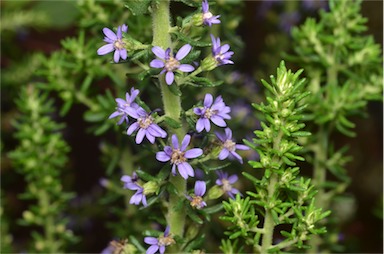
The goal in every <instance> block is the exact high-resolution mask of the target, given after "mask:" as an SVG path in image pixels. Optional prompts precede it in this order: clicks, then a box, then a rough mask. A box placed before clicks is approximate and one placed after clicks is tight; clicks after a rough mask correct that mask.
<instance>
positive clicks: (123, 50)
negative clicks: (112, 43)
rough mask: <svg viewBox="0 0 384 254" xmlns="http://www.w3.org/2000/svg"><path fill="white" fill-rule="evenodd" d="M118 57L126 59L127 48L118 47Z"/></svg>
mask: <svg viewBox="0 0 384 254" xmlns="http://www.w3.org/2000/svg"><path fill="white" fill-rule="evenodd" d="M120 57H121V59H123V60H125V59H127V50H126V49H120Z"/></svg>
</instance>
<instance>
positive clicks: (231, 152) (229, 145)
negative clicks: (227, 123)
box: [216, 128, 249, 164]
mask: <svg viewBox="0 0 384 254" xmlns="http://www.w3.org/2000/svg"><path fill="white" fill-rule="evenodd" d="M216 136H217V137H218V138H219V139H220V141H221V142H223V144H222V149H221V151H220V154H219V159H220V160H224V159H225V158H227V157H228V156H233V157H235V158H236V159H237V160H238V161H239V162H240V163H241V164H242V163H243V158H241V156H240V155H239V154H238V153H236V149H237V150H249V147H248V146H246V145H240V144H236V143H235V142H234V141H233V140H232V130H231V129H229V128H225V135H223V134H222V133H218V132H216Z"/></svg>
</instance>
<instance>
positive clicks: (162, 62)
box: [149, 44, 195, 85]
mask: <svg viewBox="0 0 384 254" xmlns="http://www.w3.org/2000/svg"><path fill="white" fill-rule="evenodd" d="M191 49H192V46H191V45H189V44H186V45H184V46H182V47H181V48H180V49H179V51H178V52H177V54H176V56H175V57H173V56H171V49H170V48H167V50H165V51H164V49H162V48H160V47H158V46H155V47H153V48H152V52H153V53H154V54H155V55H156V56H157V57H158V58H160V59H154V60H152V61H151V62H150V63H149V65H150V66H151V67H152V68H163V70H162V71H161V72H160V74H161V73H164V72H166V74H165V81H166V82H167V84H168V85H171V84H172V83H173V80H174V79H175V76H174V74H173V72H174V71H176V70H179V71H182V72H191V71H193V70H194V69H195V68H194V67H193V66H192V65H190V64H181V63H180V60H182V59H183V58H184V57H185V56H186V55H188V53H189V52H190V51H191Z"/></svg>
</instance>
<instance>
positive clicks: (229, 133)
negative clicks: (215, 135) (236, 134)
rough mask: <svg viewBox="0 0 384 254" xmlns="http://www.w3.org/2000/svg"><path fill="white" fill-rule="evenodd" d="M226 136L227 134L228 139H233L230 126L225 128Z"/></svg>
mask: <svg viewBox="0 0 384 254" xmlns="http://www.w3.org/2000/svg"><path fill="white" fill-rule="evenodd" d="M225 136H227V139H230V140H232V130H231V129H230V128H225Z"/></svg>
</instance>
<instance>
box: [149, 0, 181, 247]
mask: <svg viewBox="0 0 384 254" xmlns="http://www.w3.org/2000/svg"><path fill="white" fill-rule="evenodd" d="M152 10H153V13H152V17H153V20H152V21H153V23H152V28H153V45H154V46H159V47H161V48H163V49H167V48H169V47H171V38H170V35H169V30H170V23H169V22H170V11H169V0H164V1H159V2H158V3H154V4H153V8H152ZM159 81H160V89H161V94H162V101H163V105H164V113H165V115H166V116H168V117H170V118H172V119H173V120H175V121H177V122H180V113H181V101H180V97H179V96H177V95H175V94H173V93H172V92H171V91H170V89H169V87H168V85H167V84H166V82H165V75H162V77H160V78H159ZM174 85H175V84H174ZM172 131H173V132H174V133H175V134H176V135H177V136H178V138H179V139H181V138H182V137H183V136H184V131H183V129H182V128H178V129H173V130H172ZM170 182H171V183H172V184H173V185H174V187H175V188H176V190H177V193H170V197H169V204H168V214H167V218H166V219H167V222H168V225H169V226H170V231H171V233H172V234H175V235H179V236H183V233H184V225H185V209H184V208H181V209H177V210H176V209H175V207H176V205H177V204H178V202H179V200H180V196H181V195H182V193H185V192H186V181H185V180H184V179H183V178H182V177H181V176H179V175H178V176H172V177H171V178H170ZM173 246H175V247H173ZM173 246H172V247H173V251H176V252H178V249H177V245H173Z"/></svg>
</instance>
